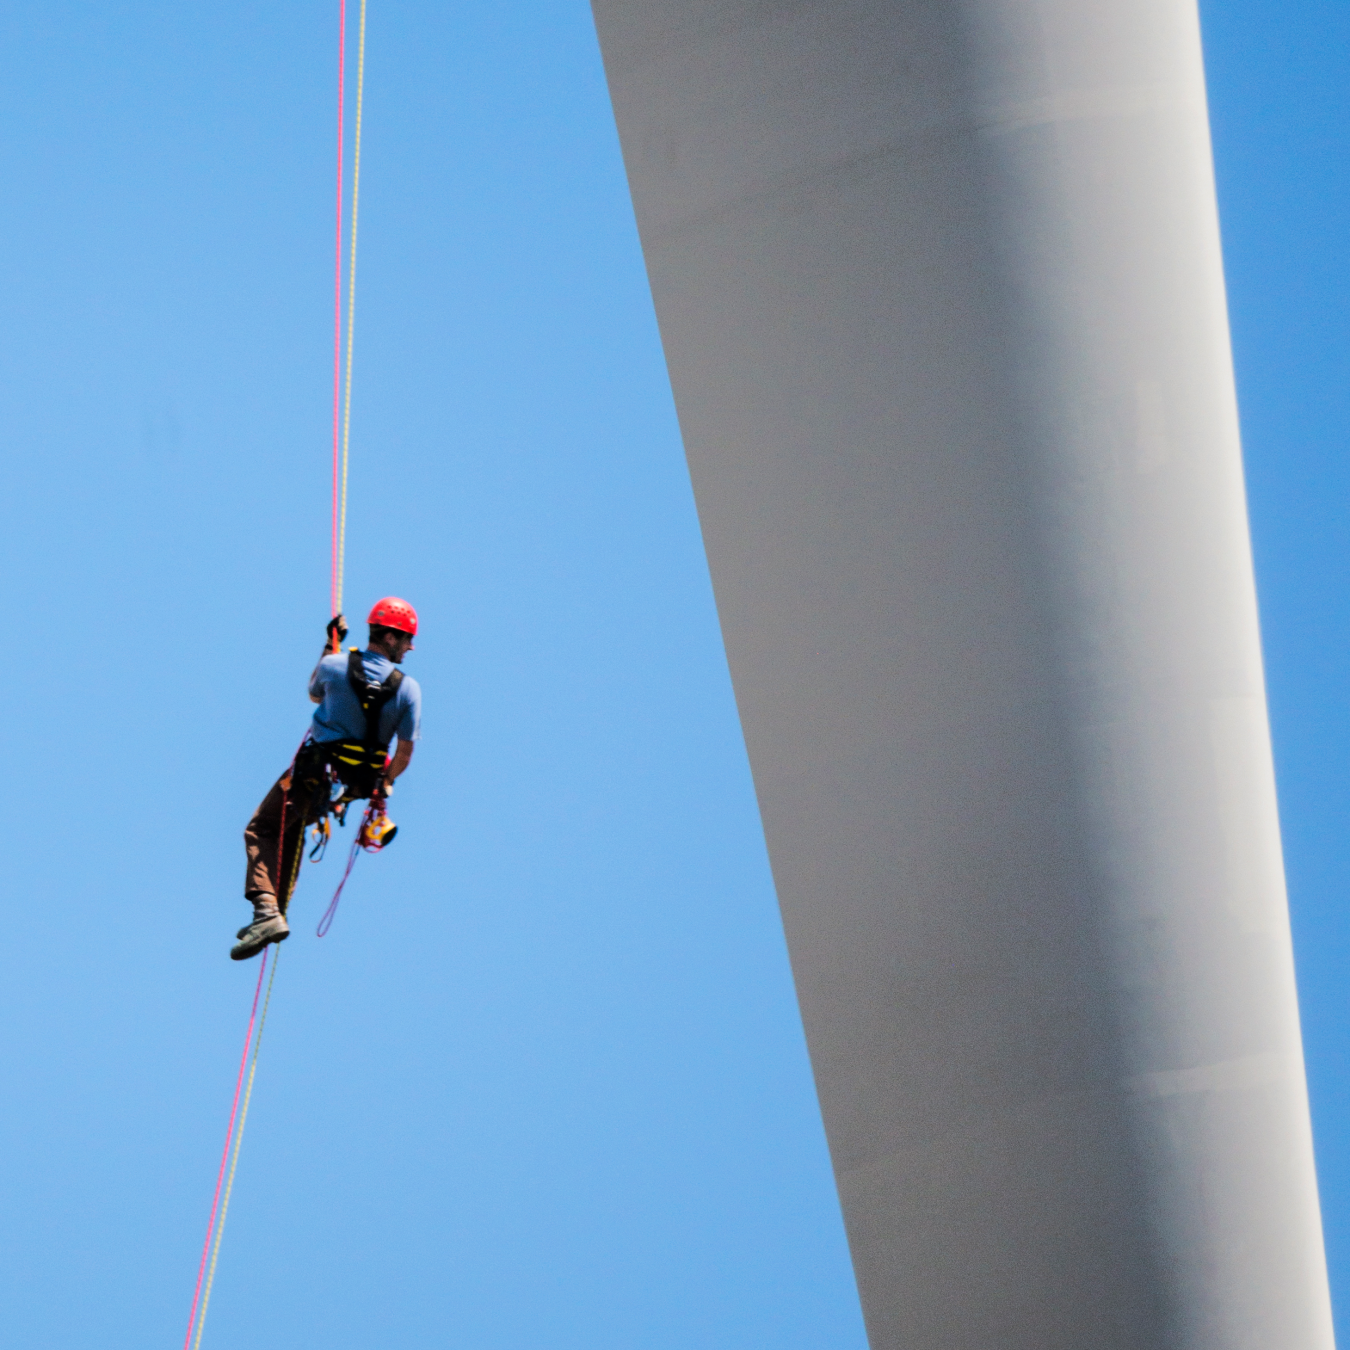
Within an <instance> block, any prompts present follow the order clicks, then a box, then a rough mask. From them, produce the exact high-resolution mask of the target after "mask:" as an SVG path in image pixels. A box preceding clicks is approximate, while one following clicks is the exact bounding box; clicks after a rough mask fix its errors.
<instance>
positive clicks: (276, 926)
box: [230, 914, 291, 961]
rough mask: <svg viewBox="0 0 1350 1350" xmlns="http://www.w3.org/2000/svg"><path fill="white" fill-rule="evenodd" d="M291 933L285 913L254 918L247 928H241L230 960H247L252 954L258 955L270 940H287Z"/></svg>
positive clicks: (231, 950)
mask: <svg viewBox="0 0 1350 1350" xmlns="http://www.w3.org/2000/svg"><path fill="white" fill-rule="evenodd" d="M290 935H291V929H290V925H289V924H288V923H287V922H286V919H285V916H284V915H281V914H273V915H270V916H269V917H267V918H263V919H254V920H253V922H252V923H251V924H249V925H248V927H247V928H241V929H240V930H239V942H238V944H237V945H236V946H234V947H232V948H231V949H230V960H231V961H247V960H248V958H249V957H250V956H257V954H258V953H259V952H260V951H262V949H263V948H264V947H265V946H267V944H268V943H269V942H285V941H286V939H287V938H288V937H290Z"/></svg>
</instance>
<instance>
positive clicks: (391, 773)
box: [384, 741, 413, 783]
mask: <svg viewBox="0 0 1350 1350" xmlns="http://www.w3.org/2000/svg"><path fill="white" fill-rule="evenodd" d="M412 757H413V743H412V742H411V741H400V742H399V743H398V747H397V749H395V751H394V757H393V759H391V760H390V761H389V763H388V764H387V765H386V766H385V770H384V781H385V782H386V783H392V782H393V781H394V779H395V778H397V777H398V776H399V774H401V773H402V772H403V770H404V769H406V768H407V767H408V764H409V761H410V760H411V759H412Z"/></svg>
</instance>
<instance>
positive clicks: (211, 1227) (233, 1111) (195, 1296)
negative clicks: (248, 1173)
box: [183, 947, 268, 1350]
mask: <svg viewBox="0 0 1350 1350" xmlns="http://www.w3.org/2000/svg"><path fill="white" fill-rule="evenodd" d="M267 957H268V951H267V948H266V947H264V948H263V955H262V964H261V965H259V967H258V985H257V988H256V989H254V991H253V1010H252V1011H251V1012H250V1013H249V1015H248V1035H247V1036H245V1037H244V1053H243V1055H242V1056H241V1057H240V1060H239V1077H238V1078H237V1079H236V1080H235V1084H234V1105H233V1106H231V1107H230V1128H229V1129H228V1130H226V1131H225V1148H224V1151H223V1152H222V1153H221V1155H220V1171H219V1172H218V1173H217V1174H216V1194H215V1197H214V1198H213V1199H212V1201H211V1221H210V1222H209V1223H208V1224H207V1225H206V1241H205V1242H203V1243H202V1261H201V1265H199V1266H198V1267H197V1287H196V1289H194V1290H193V1291H192V1312H191V1314H190V1315H189V1317H188V1328H187V1336H186V1338H185V1339H184V1341H183V1350H188V1347H189V1346H190V1345H191V1344H192V1329H193V1327H194V1326H196V1324H197V1303H198V1300H199V1299H200V1298H201V1296H202V1278H203V1276H204V1275H205V1274H206V1258H207V1255H208V1254H209V1253H210V1250H211V1235H212V1233H214V1232H215V1228H216V1213H217V1211H218V1210H219V1209H220V1187H221V1183H222V1182H224V1180H225V1164H226V1163H227V1162H228V1161H229V1157H230V1141H231V1140H232V1139H233V1138H234V1122H235V1119H236V1117H237V1116H238V1115H239V1092H240V1089H241V1088H242V1087H243V1085H244V1070H245V1068H247V1067H248V1050H249V1046H250V1045H252V1043H253V1024H254V1023H255V1022H256V1021H257V1019H258V995H259V994H261V993H262V986H263V974H264V973H265V972H266V970H267Z"/></svg>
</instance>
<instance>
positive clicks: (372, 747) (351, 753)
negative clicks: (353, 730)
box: [333, 647, 403, 797]
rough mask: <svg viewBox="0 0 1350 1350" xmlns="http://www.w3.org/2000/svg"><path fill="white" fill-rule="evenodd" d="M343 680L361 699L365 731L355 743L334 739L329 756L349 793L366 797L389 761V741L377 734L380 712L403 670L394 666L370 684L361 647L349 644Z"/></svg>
mask: <svg viewBox="0 0 1350 1350" xmlns="http://www.w3.org/2000/svg"><path fill="white" fill-rule="evenodd" d="M347 683H348V684H350V685H351V687H352V689H353V690H355V692H356V697H357V698H358V699H359V700H360V702H361V711H362V713H363V714H364V715H365V719H366V734H365V736H364V738H363V739H362V740H361V741H359V742H358V741H340V742H338V745H337V748H336V750H334V751H333V755H334V757H335V758H336V760H337V763H338V765H340V766H341V767H340V768H338V770H337V772H338V774H339V775H340V776H341V778H342V780H343V782H345V783H347V784H348V785H349V787H350V789H351V793H352V795H353V796H354V797H369V796H370V794H371V792H372V791H373V790H374V788H375V785H376V782H377V781H378V778H379V775H380V774H382V773H383V772H384V768H385V765H386V764H387V763H388V760H389V755H388V750H389V742H388V740H387V739H382V738H381V736H380V714H381V713H382V712H383V711H384V707H385V704H387V703H388V702H389V700H390V699H392V698H393V697H394V696H395V695H396V694H397V693H398V690H399V686H400V685H401V684H402V683H403V672H402V671H401V670H399V669H397V668H395V669H394V670H392V671H390V673H389V676H388V678H387V679H386V680H385V681H384V683H383V684H376V685H372V684H371V683H370V682H369V681H368V680H367V679H366V667H365V662H364V661H363V660H362V657H361V650H360V648H358V647H353V648H352V649H351V651H349V652H348V653H347Z"/></svg>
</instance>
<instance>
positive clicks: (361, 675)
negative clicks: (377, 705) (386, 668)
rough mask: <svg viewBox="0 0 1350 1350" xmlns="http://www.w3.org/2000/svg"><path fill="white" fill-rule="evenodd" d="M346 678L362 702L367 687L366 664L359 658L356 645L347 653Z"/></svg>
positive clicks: (358, 650) (359, 654) (359, 653)
mask: <svg viewBox="0 0 1350 1350" xmlns="http://www.w3.org/2000/svg"><path fill="white" fill-rule="evenodd" d="M347 679H348V681H349V682H350V684H351V686H352V688H353V689H355V690H356V696H357V698H359V699H360V700H361V701H362V702H363V703H364V702H365V699H366V690H367V688H368V687H369V686H368V685H367V683H366V666H365V662H364V661H362V660H361V652H360V649H359V648H357V647H353V648H352V649H351V651H349V652H348V653H347Z"/></svg>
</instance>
